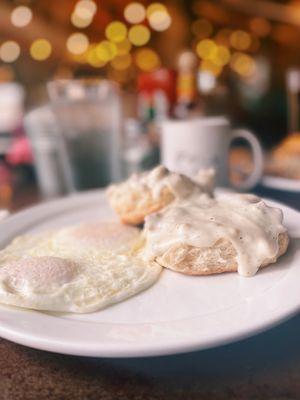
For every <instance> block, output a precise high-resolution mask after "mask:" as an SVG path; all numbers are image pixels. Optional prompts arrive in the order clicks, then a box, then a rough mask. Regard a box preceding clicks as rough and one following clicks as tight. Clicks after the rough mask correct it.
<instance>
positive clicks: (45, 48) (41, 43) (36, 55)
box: [30, 39, 52, 61]
mask: <svg viewBox="0 0 300 400" xmlns="http://www.w3.org/2000/svg"><path fill="white" fill-rule="evenodd" d="M51 51H52V46H51V43H50V42H49V41H48V40H46V39H37V40H35V41H34V42H33V43H32V44H31V46H30V54H31V57H32V58H33V59H34V60H37V61H43V60H46V59H47V58H48V57H49V56H50V54H51Z"/></svg>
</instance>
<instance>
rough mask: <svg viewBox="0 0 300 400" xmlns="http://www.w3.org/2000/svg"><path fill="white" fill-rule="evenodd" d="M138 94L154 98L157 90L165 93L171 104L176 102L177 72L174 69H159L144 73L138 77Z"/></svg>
mask: <svg viewBox="0 0 300 400" xmlns="http://www.w3.org/2000/svg"><path fill="white" fill-rule="evenodd" d="M137 86H138V92H139V93H140V92H142V93H147V94H148V95H149V96H150V97H152V95H153V93H154V92H156V91H157V90H162V91H164V92H165V94H166V96H167V98H168V100H169V102H170V104H171V105H172V104H174V103H175V101H176V72H175V71H174V70H172V69H167V68H159V69H157V70H155V71H152V72H143V73H141V74H140V75H139V77H138V84H137Z"/></svg>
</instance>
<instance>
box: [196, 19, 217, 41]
mask: <svg viewBox="0 0 300 400" xmlns="http://www.w3.org/2000/svg"><path fill="white" fill-rule="evenodd" d="M191 29H192V32H193V34H194V35H195V36H197V38H199V39H205V38H208V37H209V36H211V34H212V33H213V26H212V24H211V23H210V22H209V21H208V20H207V19H197V20H196V21H194V22H193V23H192V27H191Z"/></svg>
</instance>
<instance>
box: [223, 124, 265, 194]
mask: <svg viewBox="0 0 300 400" xmlns="http://www.w3.org/2000/svg"><path fill="white" fill-rule="evenodd" d="M237 138H239V139H240V138H241V139H244V140H246V142H248V143H249V145H250V147H251V150H252V155H253V165H254V169H253V171H252V172H251V174H250V175H249V176H248V177H247V178H246V179H245V180H244V181H243V182H241V183H239V184H233V183H231V186H233V187H234V188H236V189H240V190H249V189H251V188H253V187H254V186H255V185H256V184H257V183H258V182H259V181H260V179H261V177H262V174H263V167H264V154H263V149H262V147H261V145H260V143H259V141H258V139H257V137H256V136H255V135H254V134H253V133H252V132H250V131H248V130H247V129H234V130H233V131H232V134H231V139H230V143H231V142H232V141H233V140H235V139H237Z"/></svg>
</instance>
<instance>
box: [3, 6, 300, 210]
mask: <svg viewBox="0 0 300 400" xmlns="http://www.w3.org/2000/svg"><path fill="white" fill-rule="evenodd" d="M299 38H300V1H299V0H280V1H274V0H273V1H271V0H215V1H212V0H209V1H208V0H191V1H184V0H172V1H166V2H151V1H146V0H145V1H139V2H135V1H134V2H131V1H129V0H101V1H98V0H60V1H59V2H58V1H46V0H11V1H8V0H0V207H6V208H12V207H14V204H18V207H19V206H21V205H22V204H23V203H24V204H27V203H28V199H33V198H34V199H36V198H37V197H43V198H50V197H56V196H59V195H62V194H65V193H69V192H72V191H74V190H81V189H89V188H93V187H101V186H105V185H106V184H108V183H109V182H110V181H112V180H118V179H122V178H124V177H126V176H128V175H129V174H130V173H132V172H136V171H141V170H143V169H146V168H150V167H152V166H153V165H155V164H156V163H158V162H159V157H160V155H159V153H160V145H159V143H160V141H159V135H160V124H161V122H162V121H163V120H165V119H167V118H170V117H171V118H175V119H186V118H193V117H194V116H195V115H196V116H203V115H204V116H207V115H224V114H225V115H227V116H228V118H230V120H231V123H232V125H233V126H243V127H247V128H249V129H251V130H252V131H253V132H254V133H255V134H256V135H257V136H258V137H259V139H260V141H261V143H262V145H263V146H264V149H265V151H266V167H265V168H266V173H267V174H271V175H272V174H273V175H274V176H275V175H277V176H283V177H285V178H288V179H294V180H296V179H299V178H300V144H299V143H300V138H299V136H298V134H297V132H298V130H299V111H300V110H299V91H300V73H299V71H298V68H300V56H299V50H300V40H299ZM79 78H84V80H82V79H79ZM99 80H100V81H99ZM231 161H232V162H233V163H235V162H237V163H238V164H239V165H240V166H241V167H242V168H244V169H245V170H247V169H248V168H251V167H249V165H250V164H251V157H250V156H249V154H248V153H247V152H246V151H244V150H243V149H241V148H240V147H237V148H236V151H233V152H232V154H231ZM74 176H75V178H74Z"/></svg>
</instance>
